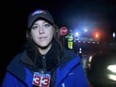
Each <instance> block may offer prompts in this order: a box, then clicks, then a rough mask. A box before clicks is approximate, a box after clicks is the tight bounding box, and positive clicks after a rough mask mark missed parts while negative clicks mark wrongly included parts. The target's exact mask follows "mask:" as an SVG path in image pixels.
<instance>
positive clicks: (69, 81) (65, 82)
mask: <svg viewBox="0 0 116 87" xmlns="http://www.w3.org/2000/svg"><path fill="white" fill-rule="evenodd" d="M65 54H67V55H65V56H63V58H64V59H67V58H68V60H65V61H63V62H62V63H61V64H60V65H58V66H57V68H56V70H55V76H54V78H55V80H54V87H89V86H88V80H87V78H86V75H85V73H84V70H83V68H82V66H81V63H80V57H77V56H76V55H75V54H73V53H72V52H68V51H66V52H65ZM26 57H28V56H27V54H26V52H23V53H21V54H19V55H17V56H16V57H15V58H14V59H13V61H12V62H11V63H10V64H9V66H8V68H7V72H6V75H5V77H4V80H3V83H2V87H34V86H33V85H32V79H33V72H34V70H33V69H31V68H28V67H26V66H25V65H24V63H23V62H22V61H21V59H22V58H26ZM26 61H28V60H26ZM27 65H28V64H27ZM28 66H29V65H28Z"/></svg>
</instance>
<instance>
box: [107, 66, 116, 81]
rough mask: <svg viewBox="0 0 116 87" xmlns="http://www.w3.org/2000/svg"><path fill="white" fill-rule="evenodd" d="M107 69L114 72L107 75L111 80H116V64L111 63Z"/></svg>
mask: <svg viewBox="0 0 116 87" xmlns="http://www.w3.org/2000/svg"><path fill="white" fill-rule="evenodd" d="M107 70H109V71H110V72H112V74H107V77H108V78H109V79H110V80H113V81H116V65H109V66H108V67H107Z"/></svg>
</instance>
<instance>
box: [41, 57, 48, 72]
mask: <svg viewBox="0 0 116 87" xmlns="http://www.w3.org/2000/svg"><path fill="white" fill-rule="evenodd" d="M42 64H43V73H45V72H46V71H47V70H46V58H45V56H43V57H42Z"/></svg>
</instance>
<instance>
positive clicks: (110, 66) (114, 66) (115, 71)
mask: <svg viewBox="0 0 116 87" xmlns="http://www.w3.org/2000/svg"><path fill="white" fill-rule="evenodd" d="M107 69H108V70H109V71H111V72H113V73H116V65H109V66H108V67H107Z"/></svg>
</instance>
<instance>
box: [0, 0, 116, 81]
mask: <svg viewBox="0 0 116 87" xmlns="http://www.w3.org/2000/svg"><path fill="white" fill-rule="evenodd" d="M0 4H1V13H0V14H1V16H0V21H1V22H0V23H1V24H0V25H1V41H0V42H1V51H0V52H1V54H0V58H1V60H0V82H2V80H3V77H4V74H5V70H6V67H7V65H8V64H9V62H10V61H11V60H12V58H13V57H14V56H15V54H16V53H17V52H19V51H20V49H21V47H22V45H23V44H24V42H25V41H26V38H25V30H26V28H27V17H28V14H29V13H30V12H31V11H33V10H34V9H36V8H39V9H47V10H49V11H50V12H51V13H52V15H53V17H54V19H55V22H56V24H57V25H58V27H59V28H60V27H62V26H66V27H67V28H68V29H73V28H74V27H76V23H77V25H78V23H79V21H81V20H83V19H87V20H91V21H93V22H96V25H98V26H100V27H102V28H103V31H104V32H105V33H106V36H107V38H106V41H107V40H108V41H109V40H110V38H111V35H112V32H114V31H115V32H116V2H115V0H53V1H52V0H4V1H1V2H0Z"/></svg>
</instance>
